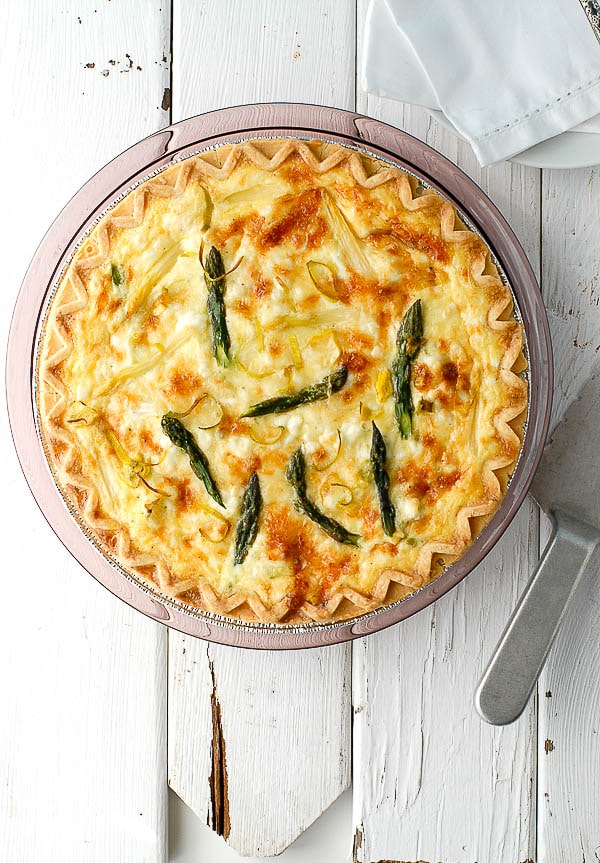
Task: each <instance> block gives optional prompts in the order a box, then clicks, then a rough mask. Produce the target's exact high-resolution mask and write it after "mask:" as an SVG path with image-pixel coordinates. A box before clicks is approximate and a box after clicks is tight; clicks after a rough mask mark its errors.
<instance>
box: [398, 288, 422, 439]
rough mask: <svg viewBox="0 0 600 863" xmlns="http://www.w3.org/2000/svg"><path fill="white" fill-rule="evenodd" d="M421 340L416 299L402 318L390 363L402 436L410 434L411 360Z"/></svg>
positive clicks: (405, 436)
mask: <svg viewBox="0 0 600 863" xmlns="http://www.w3.org/2000/svg"><path fill="white" fill-rule="evenodd" d="M422 341H423V319H422V315H421V300H416V301H415V302H414V303H413V304H412V306H411V307H410V308H409V310H408V311H407V312H406V314H405V315H404V317H403V318H402V322H401V324H400V328H399V330H398V335H397V336H396V347H397V353H396V358H395V359H394V361H393V363H392V368H391V377H392V387H393V389H394V399H395V402H396V404H395V408H394V410H395V414H396V422H397V423H398V429H399V430H400V434H401V436H402V437H403V438H409V437H410V436H411V434H412V415H413V404H412V398H411V394H410V375H411V366H412V361H413V360H414V358H415V357H416V355H417V353H418V351H419V348H420V347H421V343H422Z"/></svg>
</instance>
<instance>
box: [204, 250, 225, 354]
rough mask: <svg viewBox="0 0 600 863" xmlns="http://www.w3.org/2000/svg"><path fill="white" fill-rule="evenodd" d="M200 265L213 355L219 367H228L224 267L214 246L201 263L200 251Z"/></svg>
mask: <svg viewBox="0 0 600 863" xmlns="http://www.w3.org/2000/svg"><path fill="white" fill-rule="evenodd" d="M200 263H201V264H202V269H203V270H204V281H205V282H206V287H207V288H208V299H207V302H206V307H207V310H208V317H209V320H210V326H211V330H212V343H213V353H214V355H215V358H216V360H217V362H218V363H219V365H220V366H224V367H227V366H228V365H229V349H230V347H231V340H230V338H229V332H228V330H227V321H226V318H225V298H224V291H225V276H226V275H227V274H226V273H225V267H224V266H223V258H222V257H221V253H220V252H219V250H218V249H217V248H215V246H211V248H210V251H209V253H208V255H207V256H206V261H205V262H204V263H202V249H201V250H200Z"/></svg>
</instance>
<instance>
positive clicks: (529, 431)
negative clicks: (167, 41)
mask: <svg viewBox="0 0 600 863" xmlns="http://www.w3.org/2000/svg"><path fill="white" fill-rule="evenodd" d="M286 136H291V137H296V138H298V137H300V138H306V139H315V138H316V139H322V140H324V141H327V142H332V143H336V142H337V143H340V144H345V145H347V146H350V147H354V148H356V149H358V150H359V151H362V152H364V153H365V154H367V155H371V156H373V157H375V158H377V159H380V160H383V161H387V162H390V163H392V164H393V165H397V166H399V167H400V168H402V169H404V170H405V171H408V172H409V173H411V174H412V175H413V176H415V177H416V178H418V179H419V180H420V181H421V182H422V183H423V184H424V185H426V186H429V187H431V188H433V189H434V190H435V191H437V192H438V193H439V194H440V195H441V196H442V197H444V198H446V199H448V200H449V201H450V202H451V203H452V204H453V205H454V206H455V207H456V210H457V212H458V214H459V216H460V217H461V219H462V221H463V222H464V223H465V224H466V225H467V226H468V227H469V228H470V229H472V230H473V231H474V232H475V233H478V234H479V235H480V236H481V237H482V238H483V239H484V240H485V242H486V244H487V245H488V247H489V248H490V249H491V252H492V255H493V258H494V263H495V264H496V266H497V268H498V271H499V273H500V274H501V276H502V277H503V279H505V281H506V283H507V284H508V285H509V286H510V288H511V291H512V294H513V299H514V303H515V310H516V315H517V317H518V318H519V319H520V320H521V321H522V324H523V328H524V331H525V353H526V358H527V363H528V369H527V373H526V375H527V379H528V385H529V386H528V389H529V404H528V413H527V421H526V424H525V429H524V437H523V445H522V448H521V453H520V456H519V459H518V462H517V465H516V467H515V469H514V472H513V475H512V477H511V480H510V483H509V485H508V489H507V492H506V495H505V497H504V499H503V501H502V503H501V505H500V507H499V509H498V510H497V512H496V513H495V515H494V516H493V518H492V519H491V521H490V522H489V524H488V525H487V526H486V527H485V528H484V529H483V531H482V532H481V533H480V534H479V535H478V536H477V538H476V539H475V541H474V542H473V544H472V545H471V546H470V547H469V548H468V549H467V551H466V552H465V553H464V554H463V556H462V557H461V558H460V559H459V560H457V561H456V563H454V564H453V565H452V566H449V567H448V568H447V569H445V570H444V572H443V573H442V574H441V575H440V576H438V577H437V578H436V579H434V580H433V581H431V582H429V583H428V584H427V585H426V586H425V587H423V588H421V589H420V590H418V591H416V592H414V593H412V594H411V595H410V596H408V597H406V598H404V599H402V600H400V601H397V602H394V603H391V604H390V605H387V606H384V607H382V608H380V609H378V610H376V611H374V612H369V613H367V614H362V615H360V616H358V617H355V618H352V619H350V620H343V621H340V622H334V623H314V622H310V623H306V624H285V623H284V624H273V623H250V622H242V621H237V620H235V619H233V618H230V617H225V616H220V615H217V614H211V613H208V612H204V611H200V610H198V609H195V608H192V607H190V606H186V605H184V604H183V603H181V602H177V601H174V600H170V599H168V598H166V597H164V596H162V595H161V594H159V593H158V592H157V591H155V590H153V589H152V588H150V587H149V586H147V585H145V584H142V583H141V582H139V581H137V580H136V579H135V578H133V577H131V576H130V574H129V573H127V572H125V571H124V570H123V569H121V568H120V567H119V566H118V565H116V564H115V562H114V561H112V560H109V559H108V558H107V557H106V556H105V555H104V554H102V552H101V551H100V549H99V548H98V547H97V546H96V545H94V544H93V543H92V542H91V541H90V539H88V537H87V536H86V535H85V533H84V532H83V531H82V529H81V528H80V526H79V524H78V523H77V521H76V520H75V519H74V518H73V517H72V515H71V513H70V512H69V510H68V508H67V506H66V505H65V501H64V500H63V498H62V496H61V494H60V491H59V489H58V488H57V486H56V484H55V482H54V480H53V477H52V474H51V472H50V470H49V468H48V465H47V462H46V459H45V455H44V452H43V449H42V446H41V443H40V438H39V435H38V427H37V417H36V401H35V389H36V372H35V369H36V364H35V356H36V351H37V345H38V339H39V337H40V322H41V320H42V318H43V315H44V312H45V309H46V307H47V304H48V301H49V297H50V295H51V293H52V290H53V287H54V285H55V284H56V280H57V278H58V276H59V274H60V273H61V271H62V269H63V267H64V265H65V262H66V261H67V260H68V259H69V257H70V255H71V254H72V252H73V249H74V248H75V247H76V245H77V243H78V242H79V240H80V239H81V237H82V236H83V235H84V234H85V233H86V231H87V230H88V229H89V227H90V226H91V225H93V224H94V223H95V222H96V221H97V220H98V219H99V218H100V217H101V216H102V214H103V213H104V212H105V211H106V210H107V208H108V207H110V206H111V204H112V203H113V202H114V201H116V200H118V199H120V198H121V197H122V196H123V195H124V194H126V193H127V192H128V191H129V190H131V189H132V188H133V187H135V186H136V185H137V184H138V183H139V182H140V181H142V180H144V179H146V178H148V177H149V176H150V175H152V174H154V173H155V172H158V171H160V170H161V169H162V168H164V167H165V166H167V165H169V164H170V163H171V162H172V161H174V160H180V159H182V158H184V157H186V156H187V155H191V154H193V153H197V152H198V151H200V150H202V149H208V148H210V147H213V146H219V145H222V144H226V143H229V142H239V141H243V140H247V139H255V138H260V137H277V138H280V137H286ZM7 392H8V406H9V413H10V420H11V428H12V432H13V437H14V440H15V445H16V448H17V452H18V455H19V459H20V461H21V465H22V468H23V471H24V473H25V476H26V479H27V482H28V483H29V486H30V488H31V491H32V493H33V495H34V497H35V499H36V501H37V502H38V504H39V506H40V508H41V509H42V512H43V513H44V515H45V517H46V519H47V520H48V522H49V523H50V525H51V526H52V528H53V530H54V531H55V533H56V534H57V536H58V537H59V539H60V540H61V541H62V542H63V544H64V545H65V546H66V548H67V549H68V550H69V551H70V552H71V553H72V554H73V555H74V556H75V557H76V559H77V560H78V561H79V562H80V563H81V564H82V565H83V566H84V568H85V569H87V570H88V572H90V573H91V574H92V575H93V576H94V577H95V578H96V579H97V580H99V581H100V582H101V583H102V584H104V585H105V586H106V587H107V588H108V589H109V590H110V591H111V592H113V593H114V594H115V595H117V596H119V597H120V598H121V599H124V600H125V601H126V602H128V603H129V604H130V605H132V606H133V607H135V608H137V609H138V610H140V611H142V612H143V613H145V614H147V615H148V616H150V617H153V618H155V619H157V620H160V621H161V622H163V623H165V624H167V625H169V626H173V627H174V628H176V629H179V630H181V631H183V632H186V633H189V634H191V635H195V636H199V637H202V638H206V639H209V640H214V641H218V642H222V643H227V644H232V645H238V646H246V647H252V648H299V647H310V646H318V645H324V644H330V643H337V642H341V641H344V640H348V639H351V638H354V637H359V636H362V635H365V634H367V633H369V632H372V631H376V630H379V629H382V628H384V627H386V626H389V625H390V624H392V623H395V622H397V621H399V620H402V619H403V618H405V617H408V616H410V615H412V614H414V613H415V612H416V611H418V610H420V609H422V608H424V607H425V606H427V605H429V604H430V603H431V602H433V601H434V600H435V599H436V598H437V597H439V596H442V595H443V594H445V593H446V592H447V591H448V590H450V589H451V588H452V587H453V586H454V585H455V584H457V583H458V582H459V581H460V580H461V579H462V578H464V577H465V576H466V575H467V574H468V573H469V572H471V570H472V569H473V568H474V567H475V566H476V565H477V564H478V563H479V562H480V561H481V560H482V558H483V557H484V556H485V555H486V554H487V552H488V551H489V550H490V549H491V548H492V547H493V546H494V544H495V543H496V542H497V541H498V539H499V538H500V536H501V535H502V534H503V532H504V531H505V529H506V528H507V526H508V524H509V523H510V521H511V520H512V518H513V517H514V515H515V514H516V512H517V510H518V508H519V506H520V505H521V503H522V501H523V499H524V497H525V495H526V493H527V489H528V487H529V484H530V482H531V479H532V477H533V473H534V472H535V469H536V467H537V464H538V462H539V458H540V456H541V451H542V447H543V444H544V442H545V437H546V432H547V427H548V420H549V412H550V402H551V392H552V363H551V348H550V339H549V332H548V325H547V320H546V315H545V311H544V308H543V304H542V300H541V296H540V293H539V290H538V287H537V285H536V282H535V277H534V275H533V272H532V270H531V267H530V265H529V263H528V261H527V259H526V257H525V254H524V252H523V250H522V248H521V246H520V245H519V243H518V241H517V239H516V238H515V236H514V234H513V233H512V231H511V229H510V227H509V226H508V225H507V223H506V222H505V220H504V219H503V217H502V216H501V215H500V213H499V212H498V210H497V209H496V208H495V207H494V205H493V204H492V203H491V202H490V201H489V199H488V198H487V197H486V196H485V195H484V194H483V192H482V191H481V190H480V189H479V187H478V186H477V185H476V184H475V183H473V182H472V181H471V180H470V179H469V178H468V177H466V175H464V174H463V173H462V172H461V171H460V170H459V169H458V168H457V167H456V166H455V165H453V164H452V163H451V162H449V161H448V160H446V159H445V158H444V157H442V156H441V155H440V154H438V153H436V152H435V151H434V150H432V149H431V148H430V147H428V146H427V145H425V144H423V143H422V142H420V141H418V140H416V139H414V138H412V137H411V136H409V135H407V134H406V133H404V132H401V131H399V130H397V129H394V128H392V127H390V126H387V125H385V124H383V123H380V122H378V121H375V120H372V119H369V118H367V117H362V116H360V115H357V114H353V113H350V112H346V111H341V110H337V109H330V108H322V107H317V106H311V105H288V104H274V105H250V106H244V107H239V108H231V109H225V110H222V111H216V112H213V113H211V114H206V115H201V116H199V117H193V118H190V119H189V120H185V121H183V122H182V123H178V124H176V125H174V126H172V127H169V128H167V129H164V130H162V131H161V132H158V133H156V134H155V135H152V136H151V137H149V138H147V139H145V140H144V141H141V142H140V143H139V144H136V145H135V146H134V147H132V148H131V149H129V150H127V151H126V152H125V153H123V154H121V155H120V156H118V157H117V158H116V159H115V160H113V161H112V162H111V163H110V164H109V165H107V166H106V167H105V168H103V169H102V170H101V171H100V172H99V173H98V174H97V175H96V176H95V177H93V178H92V179H91V180H90V181H89V182H88V183H86V185H85V186H84V187H83V188H82V189H81V190H80V191H79V192H78V193H77V195H75V197H74V198H73V199H72V200H71V201H70V202H69V204H68V205H67V206H66V208H65V209H64V210H63V211H62V213H61V214H60V215H59V216H58V218H57V219H56V221H55V222H54V224H53V225H52V227H51V228H50V230H49V231H48V233H47V235H46V237H45V238H44V240H43V241H42V243H41V245H40V247H39V249H38V251H37V252H36V255H35V257H34V259H33V261H32V263H31V266H30V268H29V270H28V273H27V275H26V277H25V280H24V283H23V287H22V290H21V293H20V295H19V298H18V301H17V306H16V309H15V314H14V318H13V324H12V329H11V334H10V340H9V351H8V364H7Z"/></svg>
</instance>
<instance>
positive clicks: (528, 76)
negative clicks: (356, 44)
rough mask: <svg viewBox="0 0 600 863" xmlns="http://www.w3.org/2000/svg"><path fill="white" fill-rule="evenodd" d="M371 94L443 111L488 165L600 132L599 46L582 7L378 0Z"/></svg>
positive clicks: (563, 1) (368, 42) (366, 64)
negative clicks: (565, 136)
mask: <svg viewBox="0 0 600 863" xmlns="http://www.w3.org/2000/svg"><path fill="white" fill-rule="evenodd" d="M363 57H364V60H363V84H364V87H365V89H366V90H367V92H370V93H374V94H375V95H378V96H388V97H391V98H394V99H399V100H401V101H403V102H412V103H414V104H418V105H423V106H425V107H427V108H433V109H438V110H441V111H443V112H444V114H445V115H446V117H447V118H448V119H449V120H450V122H451V123H452V124H453V126H454V127H455V128H456V130H457V131H458V132H459V133H460V134H461V135H462V136H463V137H464V138H466V139H467V140H468V141H469V142H470V144H471V146H472V147H473V149H474V151H475V153H476V155H477V158H478V159H479V161H480V162H481V164H482V165H488V164H490V163H492V162H497V161H500V160H501V159H508V158H510V157H511V156H514V155H515V154H516V153H520V152H522V151H523V150H526V149H527V148H528V147H531V146H533V145H534V144H537V143H539V142H540V141H545V140H546V139H547V138H551V137H554V136H555V135H558V134H560V133H561V132H564V131H566V130H567V129H573V128H574V127H577V126H578V125H579V124H583V125H582V126H581V129H582V131H587V132H600V115H599V112H600V43H599V42H598V40H597V39H596V36H595V35H594V31H593V30H592V27H591V25H590V23H589V21H588V19H587V16H586V14H585V12H584V11H583V8H582V6H581V4H580V2H579V0H496V2H491V0H452V2H448V0H426V2H424V0H371V5H370V6H369V10H368V13H367V22H366V32H365V50H364V54H363Z"/></svg>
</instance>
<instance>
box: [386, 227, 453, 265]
mask: <svg viewBox="0 0 600 863" xmlns="http://www.w3.org/2000/svg"><path fill="white" fill-rule="evenodd" d="M392 233H393V234H395V235H396V236H397V237H398V238H399V239H400V240H402V242H403V243H406V245H407V246H410V247H411V249H418V250H419V251H420V252H423V253H424V254H425V255H427V256H428V257H429V258H433V259H434V260H435V261H439V262H440V263H442V264H445V263H447V262H448V260H449V256H448V250H447V248H446V244H445V243H444V241H443V240H442V239H441V238H440V237H436V236H435V235H434V234H432V233H430V232H429V231H426V230H425V229H424V228H423V227H419V228H417V229H414V228H411V227H410V226H409V225H406V224H405V223H404V222H399V221H394V222H392Z"/></svg>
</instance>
